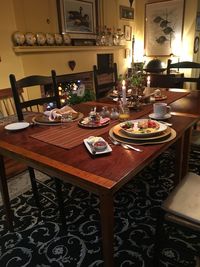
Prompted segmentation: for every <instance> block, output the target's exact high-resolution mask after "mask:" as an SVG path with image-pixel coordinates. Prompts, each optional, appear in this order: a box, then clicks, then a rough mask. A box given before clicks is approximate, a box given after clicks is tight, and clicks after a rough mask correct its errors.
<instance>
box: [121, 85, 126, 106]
mask: <svg viewBox="0 0 200 267" xmlns="http://www.w3.org/2000/svg"><path fill="white" fill-rule="evenodd" d="M122 103H123V105H125V104H126V86H125V80H123V81H122Z"/></svg>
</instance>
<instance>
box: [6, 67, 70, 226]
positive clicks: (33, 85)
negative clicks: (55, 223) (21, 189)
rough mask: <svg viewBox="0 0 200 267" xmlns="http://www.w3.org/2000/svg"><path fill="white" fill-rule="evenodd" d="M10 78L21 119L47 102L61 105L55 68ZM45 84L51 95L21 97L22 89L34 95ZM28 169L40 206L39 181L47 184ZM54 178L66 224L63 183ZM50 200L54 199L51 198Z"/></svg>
mask: <svg viewBox="0 0 200 267" xmlns="http://www.w3.org/2000/svg"><path fill="white" fill-rule="evenodd" d="M9 78H10V84H11V88H12V93H13V97H14V103H15V108H16V112H17V117H18V120H19V121H23V120H24V118H25V114H26V113H27V111H28V112H43V111H45V107H46V104H49V103H54V104H55V105H56V107H57V108H60V107H61V105H60V98H59V92H58V87H57V82H56V72H55V70H52V72H51V76H41V75H32V76H27V77H24V78H22V79H19V80H16V77H15V75H14V74H10V76H9ZM44 86H51V87H52V90H51V92H52V94H51V95H48V96H44V97H43V96H42V95H40V96H36V97H32V99H28V100H24V99H22V98H21V97H20V92H21V90H22V89H23V90H25V88H26V90H30V92H29V93H31V92H32V95H34V93H35V94H36V89H37V88H38V87H39V90H42V88H43V87H44ZM28 170H29V174H30V179H31V185H32V190H33V194H34V198H35V201H36V204H37V206H38V207H39V208H40V201H39V193H38V183H39V184H42V185H43V186H46V185H45V183H42V182H41V181H40V180H38V179H36V176H35V172H34V169H33V168H32V167H28ZM53 179H54V181H55V187H56V194H57V199H58V204H59V211H60V216H61V220H62V222H63V224H65V213H64V208H63V200H62V192H61V184H60V181H59V180H58V179H56V178H55V177H53ZM48 188H49V187H48ZM43 197H45V196H43ZM48 199H49V198H48ZM49 200H50V201H52V200H51V199H49ZM52 202H53V201H52ZM54 204H55V202H54ZM56 204H57V203H56Z"/></svg>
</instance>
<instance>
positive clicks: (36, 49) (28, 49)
mask: <svg viewBox="0 0 200 267" xmlns="http://www.w3.org/2000/svg"><path fill="white" fill-rule="evenodd" d="M124 48H125V46H123V45H120V46H15V47H13V50H14V52H15V53H49V52H73V51H74V52H76V51H79V52H84V51H101V50H119V49H124Z"/></svg>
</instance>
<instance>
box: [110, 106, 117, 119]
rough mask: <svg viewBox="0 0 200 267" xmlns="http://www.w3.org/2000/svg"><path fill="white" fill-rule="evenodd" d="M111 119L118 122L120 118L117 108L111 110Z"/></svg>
mask: <svg viewBox="0 0 200 267" xmlns="http://www.w3.org/2000/svg"><path fill="white" fill-rule="evenodd" d="M110 118H111V119H112V120H116V119H118V118H119V112H118V111H117V109H116V108H112V109H111V113H110Z"/></svg>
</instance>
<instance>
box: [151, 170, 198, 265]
mask: <svg viewBox="0 0 200 267" xmlns="http://www.w3.org/2000/svg"><path fill="white" fill-rule="evenodd" d="M165 222H167V223H168V224H169V226H170V225H171V226H173V227H176V228H177V229H183V230H184V229H185V230H187V231H188V230H189V231H191V233H195V234H196V233H199V232H200V176H199V175H197V174H195V173H192V172H189V173H188V174H187V175H186V176H185V177H184V179H183V180H182V181H181V182H180V183H179V184H178V185H177V187H175V189H174V190H173V191H172V192H171V194H170V195H169V196H168V198H167V199H166V200H165V201H164V203H163V204H162V206H161V208H160V211H159V216H158V220H157V227H156V234H155V248H154V251H155V253H154V259H153V261H154V262H153V266H154V267H159V266H160V265H159V264H160V259H161V250H162V247H163V245H164V244H166V240H167V238H166V233H165V232H166V231H165V228H164V223H165ZM171 240H172V242H171V245H172V246H173V245H174V242H173V239H171ZM167 244H168V243H167ZM168 247H169V245H168ZM181 250H182V251H184V248H183V247H181ZM193 253H194V252H193ZM195 256H198V255H194V257H195ZM172 264H173V263H172ZM173 266H175V265H173Z"/></svg>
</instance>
